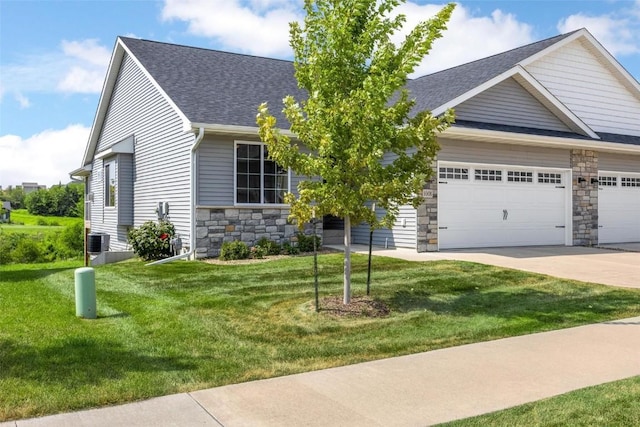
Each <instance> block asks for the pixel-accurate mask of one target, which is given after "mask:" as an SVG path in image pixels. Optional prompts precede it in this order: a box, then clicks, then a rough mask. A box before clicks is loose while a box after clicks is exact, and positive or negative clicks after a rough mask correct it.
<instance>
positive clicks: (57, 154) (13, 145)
mask: <svg viewBox="0 0 640 427" xmlns="http://www.w3.org/2000/svg"><path fill="white" fill-rule="evenodd" d="M89 130H90V129H89V128H88V127H85V126H82V125H70V126H67V127H66V128H65V129H61V130H46V131H44V132H41V133H38V134H36V135H33V136H31V137H29V138H26V139H23V138H21V137H19V136H16V135H4V136H0V185H2V187H3V188H6V187H7V186H9V185H20V184H21V183H22V182H38V183H39V184H45V185H47V186H51V185H55V184H58V183H60V182H62V183H63V184H65V183H67V182H69V180H70V178H69V172H70V171H72V170H74V169H77V168H78V167H80V164H81V162H82V155H83V154H84V149H85V146H86V143H87V139H88V138H89Z"/></svg>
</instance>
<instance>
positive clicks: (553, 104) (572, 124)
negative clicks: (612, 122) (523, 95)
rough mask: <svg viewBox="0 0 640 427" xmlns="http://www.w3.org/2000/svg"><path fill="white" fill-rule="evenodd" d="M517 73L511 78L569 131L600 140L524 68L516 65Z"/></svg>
mask: <svg viewBox="0 0 640 427" xmlns="http://www.w3.org/2000/svg"><path fill="white" fill-rule="evenodd" d="M514 68H515V69H516V70H517V72H516V73H514V75H513V78H514V79H515V80H516V81H517V82H518V83H519V84H520V86H522V87H523V88H525V90H526V91H527V92H529V93H530V94H531V95H532V96H533V97H534V98H536V99H537V100H538V101H539V102H540V103H541V104H542V105H544V106H545V107H546V108H548V109H549V111H551V112H552V113H553V114H554V115H555V116H556V117H557V118H558V119H560V121H562V122H563V123H564V124H565V125H567V127H569V129H571V130H573V131H574V132H576V133H579V134H583V135H587V136H590V137H591V138H595V139H600V137H599V136H598V134H597V133H596V132H594V130H593V129H591V128H590V127H589V126H587V124H586V123H585V122H583V121H582V120H581V119H580V117H578V116H576V115H575V114H574V113H573V111H571V110H570V109H569V108H567V106H566V105H564V104H563V103H562V102H560V100H559V99H558V98H556V97H555V96H553V94H552V93H551V92H549V90H548V89H547V88H546V87H544V86H543V85H542V84H541V83H540V82H539V81H538V80H536V79H535V78H534V77H533V76H532V75H531V74H530V73H529V72H528V71H527V70H525V69H524V67H522V66H520V65H516V66H515V67H514Z"/></svg>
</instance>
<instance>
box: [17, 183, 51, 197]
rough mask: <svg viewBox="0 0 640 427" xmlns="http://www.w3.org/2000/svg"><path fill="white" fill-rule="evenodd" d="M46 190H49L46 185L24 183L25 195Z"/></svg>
mask: <svg viewBox="0 0 640 427" xmlns="http://www.w3.org/2000/svg"><path fill="white" fill-rule="evenodd" d="M46 189H47V186H46V185H39V184H38V183H37V182H23V183H22V191H24V193H25V194H28V193H31V192H33V191H38V190H46Z"/></svg>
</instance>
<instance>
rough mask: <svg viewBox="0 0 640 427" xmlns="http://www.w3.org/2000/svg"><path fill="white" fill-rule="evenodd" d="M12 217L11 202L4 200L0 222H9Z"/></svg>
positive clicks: (0, 212)
mask: <svg viewBox="0 0 640 427" xmlns="http://www.w3.org/2000/svg"><path fill="white" fill-rule="evenodd" d="M10 219H11V202H2V209H1V210H0V222H9V220H10Z"/></svg>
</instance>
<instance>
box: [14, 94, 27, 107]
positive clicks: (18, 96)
mask: <svg viewBox="0 0 640 427" xmlns="http://www.w3.org/2000/svg"><path fill="white" fill-rule="evenodd" d="M15 97H16V101H18V104H20V108H21V109H25V108H29V107H31V101H29V98H27V97H26V96H24V95H23V94H21V93H16V96H15Z"/></svg>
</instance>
